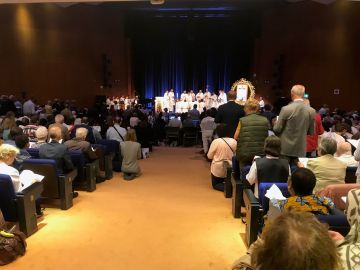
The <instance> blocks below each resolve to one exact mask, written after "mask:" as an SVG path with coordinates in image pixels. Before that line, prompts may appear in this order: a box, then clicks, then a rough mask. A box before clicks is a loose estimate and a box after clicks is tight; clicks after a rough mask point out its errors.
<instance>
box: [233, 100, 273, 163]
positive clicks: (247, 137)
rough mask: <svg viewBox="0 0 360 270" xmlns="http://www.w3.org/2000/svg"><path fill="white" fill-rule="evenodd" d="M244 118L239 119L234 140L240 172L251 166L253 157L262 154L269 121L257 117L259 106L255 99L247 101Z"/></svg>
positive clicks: (262, 117) (259, 116)
mask: <svg viewBox="0 0 360 270" xmlns="http://www.w3.org/2000/svg"><path fill="white" fill-rule="evenodd" d="M244 111H245V113H246V116H245V117H242V118H240V120H239V124H238V127H237V130H236V132H235V135H234V139H235V140H237V149H236V157H237V159H238V160H239V163H240V170H243V167H244V166H246V165H251V164H252V161H253V159H254V157H255V156H262V155H263V154H264V142H265V139H266V138H267V137H268V130H269V121H268V120H267V118H266V117H264V116H261V115H259V112H260V105H259V102H258V101H257V100H256V99H248V100H247V101H246V103H245V106H244Z"/></svg>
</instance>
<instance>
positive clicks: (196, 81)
mask: <svg viewBox="0 0 360 270" xmlns="http://www.w3.org/2000/svg"><path fill="white" fill-rule="evenodd" d="M139 15H140V14H131V15H130V16H129V17H128V19H127V27H126V29H127V35H128V36H129V37H131V40H132V49H133V68H134V70H133V71H134V73H133V74H134V78H135V80H134V83H135V90H136V91H137V92H138V93H139V94H140V95H141V96H144V97H146V98H153V97H154V96H159V95H163V93H164V91H165V89H171V88H173V89H174V90H175V93H176V94H177V95H178V96H180V94H181V92H182V91H183V90H184V89H187V90H190V89H193V90H195V92H197V90H198V89H205V88H206V87H208V89H209V90H210V91H212V92H213V91H217V90H219V89H225V90H229V89H230V87H231V85H232V83H233V82H234V81H236V80H238V79H239V78H241V77H247V78H248V77H249V76H250V74H249V71H250V70H251V62H252V56H253V42H254V39H255V36H256V35H257V33H258V31H257V30H258V28H257V26H258V25H257V23H255V20H254V18H256V16H253V17H251V16H250V14H249V13H248V14H243V16H237V19H234V18H219V17H216V18H212V17H211V16H209V17H207V18H201V19H200V18H194V17H192V16H191V14H190V15H186V14H185V15H184V14H183V15H181V16H180V15H176V14H175V15H174V14H173V15H169V14H168V13H167V15H168V16H163V15H154V14H147V15H144V13H142V14H141V16H139ZM252 15H254V14H252Z"/></svg>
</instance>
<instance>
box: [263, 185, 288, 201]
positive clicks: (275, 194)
mask: <svg viewBox="0 0 360 270" xmlns="http://www.w3.org/2000/svg"><path fill="white" fill-rule="evenodd" d="M265 197H266V198H269V200H273V199H275V200H286V198H285V197H284V195H283V194H282V193H281V190H280V189H279V188H278V186H277V185H275V184H273V185H272V186H271V187H270V188H269V189H268V190H267V191H266V193H265Z"/></svg>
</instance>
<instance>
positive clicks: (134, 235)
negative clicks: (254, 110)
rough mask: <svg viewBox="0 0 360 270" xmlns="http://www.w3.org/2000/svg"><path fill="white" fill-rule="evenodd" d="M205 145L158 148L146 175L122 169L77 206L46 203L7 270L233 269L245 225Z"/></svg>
mask: <svg viewBox="0 0 360 270" xmlns="http://www.w3.org/2000/svg"><path fill="white" fill-rule="evenodd" d="M199 150H200V149H199V148H169V147H158V148H156V149H155V150H154V152H153V153H152V155H151V157H150V158H149V159H146V160H142V161H141V168H142V171H143V174H142V175H141V177H139V178H138V179H135V180H134V181H130V182H126V181H124V180H122V177H121V174H119V173H116V174H115V176H114V178H113V179H112V180H110V181H106V182H104V183H101V184H99V185H98V186H97V190H96V191H95V192H93V193H86V192H81V193H80V195H79V197H78V198H76V199H75V203H74V207H73V208H71V209H70V210H68V211H61V210H59V209H50V208H48V209H46V211H45V217H44V219H43V220H42V221H41V223H40V230H39V231H38V232H37V233H35V234H34V235H33V236H31V237H30V238H29V239H28V240H27V243H28V250H27V253H26V255H25V256H24V257H21V258H19V259H18V260H17V261H16V262H14V263H12V264H10V265H8V266H6V267H4V269H23V270H25V269H43V270H45V269H49V270H57V269H61V270H68V269H69V270H70V269H83V270H92V269H94V270H95V269H102V270H103V269H106V270H107V269H124V270H125V269H126V270H137V269H139V270H140V269H141V270H142V269H154V270H155V269H171V270H177V269H179V270H187V269H196V270H199V269H230V266H231V264H232V262H233V261H234V260H235V259H236V258H238V257H239V256H240V255H242V254H243V253H244V251H245V246H244V244H243V241H242V238H241V235H240V233H241V234H243V233H244V230H245V226H244V225H243V224H242V223H241V221H240V220H239V219H234V218H233V217H232V215H231V199H225V198H224V196H223V194H222V193H221V192H217V191H214V190H212V188H211V185H210V179H209V167H210V164H209V163H207V162H205V161H204V158H203V157H202V156H201V155H200V154H199V153H198V151H199Z"/></svg>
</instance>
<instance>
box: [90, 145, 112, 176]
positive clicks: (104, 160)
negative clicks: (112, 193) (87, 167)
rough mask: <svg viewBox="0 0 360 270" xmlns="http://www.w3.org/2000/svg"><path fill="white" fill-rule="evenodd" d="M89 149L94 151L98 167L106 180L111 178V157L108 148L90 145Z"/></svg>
mask: <svg viewBox="0 0 360 270" xmlns="http://www.w3.org/2000/svg"><path fill="white" fill-rule="evenodd" d="M91 147H92V148H93V149H94V150H95V151H96V155H97V156H98V157H99V167H100V170H101V171H104V172H105V178H106V179H107V180H109V179H111V178H112V177H113V172H112V171H113V166H112V159H113V156H112V154H111V152H109V151H108V147H107V146H106V145H103V144H92V145H91Z"/></svg>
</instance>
